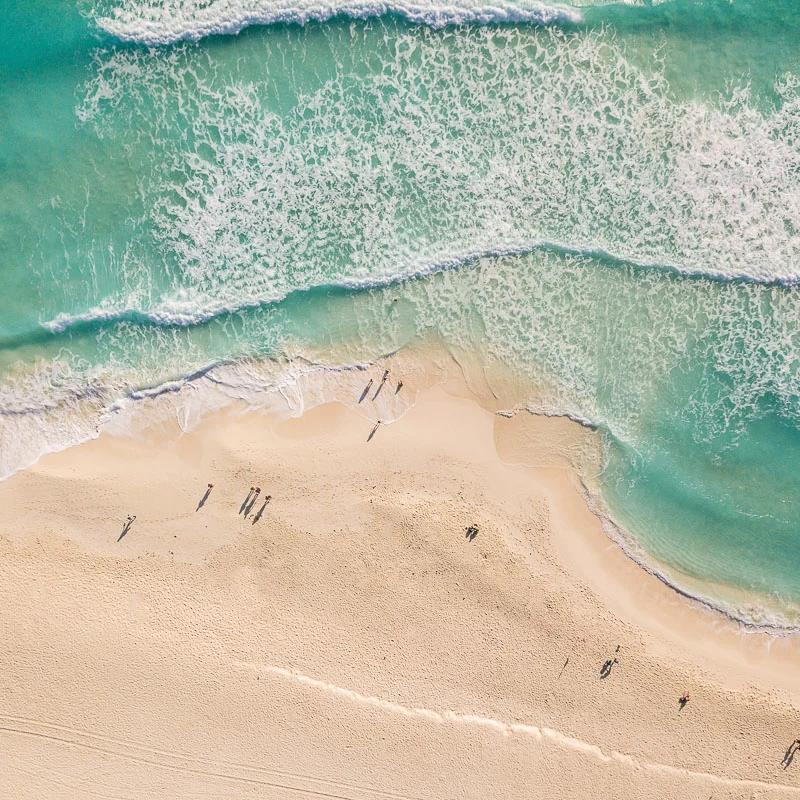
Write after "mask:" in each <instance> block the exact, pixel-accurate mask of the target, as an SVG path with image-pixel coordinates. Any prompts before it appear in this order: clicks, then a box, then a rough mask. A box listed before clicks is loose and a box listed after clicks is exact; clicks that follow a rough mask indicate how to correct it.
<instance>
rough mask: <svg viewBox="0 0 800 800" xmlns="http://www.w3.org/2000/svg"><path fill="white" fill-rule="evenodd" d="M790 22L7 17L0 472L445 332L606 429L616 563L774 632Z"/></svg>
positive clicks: (562, 10) (62, 0) (329, 15)
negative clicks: (633, 564) (621, 559)
mask: <svg viewBox="0 0 800 800" xmlns="http://www.w3.org/2000/svg"><path fill="white" fill-rule="evenodd" d="M798 11H800V8H799V7H798V2H792V3H782V4H781V3H779V4H777V5H776V4H775V3H770V4H766V3H764V2H761V3H755V2H749V3H741V2H737V3H735V4H730V3H728V2H727V0H725V1H724V2H718V3H713V2H711V3H709V2H703V3H700V2H684V1H683V0H672V2H667V3H663V4H661V5H658V6H649V5H648V6H644V5H642V6H637V5H633V4H628V5H611V6H606V5H603V4H596V5H591V4H586V3H581V7H580V8H578V7H570V6H567V5H562V4H547V3H520V2H515V3H510V2H506V3H497V4H486V3H478V2H474V1H472V0H471V1H470V2H462V3H440V2H434V1H433V0H427V2H422V0H420V2H415V3H403V2H397V3H371V2H367V0H364V2H361V0H357V1H356V2H350V3H329V4H321V3H315V2H305V1H303V2H289V0H280V1H277V0H273V1H272V2H270V1H269V0H239V2H233V0H216V1H215V0H171V1H170V0H162V1H161V2H156V1H155V0H149V1H148V2H139V1H137V0H102V1H100V0H95V2H92V1H91V0H72V1H71V2H67V0H37V1H36V2H31V1H30V0H29V1H28V2H24V3H23V2H12V3H10V4H4V5H3V7H2V9H0V21H1V22H2V23H3V25H2V32H1V33H0V36H2V37H4V41H3V42H2V43H0V44H2V47H0V61H1V62H2V63H1V64H0V70H2V74H3V75H4V78H5V79H4V80H3V81H2V82H0V95H1V96H0V100H1V101H2V107H3V109H4V114H3V115H1V116H0V165H2V166H0V168H1V169H2V170H3V190H2V195H0V197H2V203H1V204H0V216H1V219H0V222H1V223H2V224H0V245H1V246H0V259H2V270H1V271H0V289H2V291H0V478H7V477H8V476H10V475H12V474H13V473H14V472H15V471H17V470H19V469H23V468H25V467H26V466H29V465H30V464H32V463H34V462H35V461H36V460H37V459H38V458H39V457H40V456H41V455H42V454H43V453H46V452H51V451H54V450H59V449H62V448H64V447H68V446H70V445H73V444H76V443H78V442H81V441H84V440H86V439H88V438H91V437H94V436H96V435H97V434H98V432H99V431H100V430H102V429H103V428H104V427H108V426H110V427H111V428H112V429H114V430H121V429H122V428H124V427H125V426H127V425H134V424H136V425H138V424H141V423H142V417H143V416H147V415H150V414H156V413H170V414H177V415H178V419H179V421H180V422H181V424H182V425H184V427H190V426H191V425H192V424H194V422H196V420H197V419H199V418H200V417H201V416H202V415H203V414H204V413H207V412H209V411H210V410H213V409H215V408H219V407H221V406H223V405H225V404H226V403H230V402H232V401H244V402H246V403H247V404H249V405H252V406H265V407H276V405H275V404H276V403H278V404H280V403H284V404H288V406H289V407H290V408H292V409H293V410H294V411H295V413H300V412H301V411H302V410H303V409H304V408H307V407H309V406H310V405H313V404H315V403H318V402H324V401H325V400H327V399H331V398H332V397H335V398H337V399H340V400H347V398H354V399H353V402H355V400H357V394H358V392H357V391H356V384H357V383H358V381H359V380H360V376H361V374H362V373H361V372H360V371H359V369H358V367H359V366H360V365H365V364H369V363H371V362H372V361H374V360H375V359H377V358H380V357H382V356H385V355H387V354H390V353H399V354H400V356H401V357H402V355H403V354H404V353H406V352H408V351H409V348H412V349H413V348H414V347H415V346H416V345H418V344H419V343H420V342H423V341H424V342H433V341H435V342H437V343H439V344H440V345H441V346H442V347H444V348H446V349H450V350H451V351H452V352H454V353H457V354H469V357H470V358H471V359H474V360H477V361H479V362H480V363H482V364H483V365H484V366H485V369H486V374H487V375H492V374H500V372H502V373H503V374H504V375H511V376H513V380H512V381H511V382H510V383H509V382H508V381H506V382H504V384H503V397H504V399H505V398H507V399H508V408H509V409H511V408H528V409H531V410H534V411H544V412H546V413H558V414H567V415H570V416H572V417H573V418H575V419H579V420H582V421H584V422H586V423H587V424H590V425H591V426H593V427H594V428H595V429H596V430H597V432H598V439H599V441H600V443H601V445H602V447H603V452H604V459H605V460H604V465H605V466H604V469H603V470H602V472H601V474H600V475H592V476H587V484H588V485H589V487H590V489H591V490H592V493H593V494H592V498H591V502H593V503H594V504H595V506H596V509H597V511H598V513H601V514H602V515H603V516H604V517H605V518H606V519H607V522H608V526H609V528H608V529H609V532H610V533H612V535H614V536H617V537H619V538H620V541H622V542H623V544H624V546H625V547H626V549H627V550H628V551H629V552H630V553H631V554H632V555H634V557H636V558H637V559H638V560H640V561H641V562H642V563H644V564H646V565H647V566H648V568H650V569H653V570H655V571H657V572H658V573H659V574H660V575H661V576H662V577H664V578H665V579H666V580H668V581H669V582H670V583H672V584H673V585H675V586H677V587H679V588H680V589H681V590H682V591H685V592H687V593H690V594H692V595H694V596H698V597H702V598H703V600H704V601H706V602H708V603H709V604H711V605H714V606H716V607H720V608H722V609H724V610H725V611H726V613H729V614H730V615H732V616H735V617H737V618H739V619H742V620H743V621H745V622H747V623H748V624H750V625H752V626H755V627H759V626H760V627H764V626H766V627H771V628H772V629H774V630H790V629H793V628H795V627H797V626H798V625H800V531H798V529H797V523H796V520H797V519H800V513H798V512H800V435H799V434H798V423H799V422H800V330H798V320H800V287H799V286H798V282H799V281H800V72H798V69H797V63H796V55H795V52H796V47H795V43H796V41H797V40H798V39H797V37H798V34H800V30H798V28H800V25H798V19H800V14H798ZM22 30H25V31H30V32H31V33H30V35H27V36H25V37H21V36H19V31H22ZM408 363H409V364H410V363H411V362H410V361H409V362H408ZM410 368H411V367H409V369H410ZM495 368H496V370H495ZM354 376H355V377H354ZM490 382H491V381H490ZM510 387H511V388H510ZM404 408H405V406H402V405H399V406H398V407H397V408H396V409H393V411H392V413H397V414H401V413H402V411H403V410H404ZM165 409H166V412H165Z"/></svg>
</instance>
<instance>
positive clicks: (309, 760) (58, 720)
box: [0, 368, 800, 800]
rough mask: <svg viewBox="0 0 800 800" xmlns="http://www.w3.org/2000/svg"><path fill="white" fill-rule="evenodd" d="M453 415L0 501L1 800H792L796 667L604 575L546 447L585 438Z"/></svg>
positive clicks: (244, 424)
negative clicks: (684, 697) (608, 667)
mask: <svg viewBox="0 0 800 800" xmlns="http://www.w3.org/2000/svg"><path fill="white" fill-rule="evenodd" d="M376 376H377V377H380V371H379V370H378V368H376ZM463 394H464V393H463V391H462V389H461V388H459V387H455V388H454V387H449V388H448V389H445V388H439V389H435V390H431V391H427V392H425V393H423V394H422V395H421V396H420V400H419V403H418V404H417V406H416V407H414V408H413V409H411V410H410V411H409V412H408V413H407V414H406V415H405V416H404V417H403V418H402V419H400V420H399V421H398V422H396V423H393V424H391V425H384V426H383V427H381V428H380V429H379V430H378V431H377V433H376V435H375V437H374V438H373V439H372V441H370V442H367V441H366V438H367V435H368V433H369V429H370V426H369V423H368V422H367V421H366V420H365V419H364V418H363V417H362V416H360V415H359V414H358V413H355V412H352V411H348V410H346V409H344V408H343V407H341V406H337V405H328V406H325V407H321V408H318V409H316V410H314V411H311V412H309V413H308V414H306V415H304V416H303V417H302V418H300V419H299V420H289V421H287V420H283V421H281V420H280V419H278V418H276V417H274V416H271V417H270V416H265V415H261V414H257V413H250V414H247V415H244V416H236V415H234V414H232V413H226V414H218V415H216V416H214V417H213V418H212V419H209V420H207V421H206V422H205V423H204V424H203V425H202V426H201V427H200V428H199V429H198V430H197V431H195V432H194V433H191V434H187V435H183V436H180V437H178V436H177V429H176V430H172V429H169V430H167V429H162V430H160V431H157V432H152V434H151V435H150V436H149V438H147V439H146V440H143V439H139V440H133V439H123V438H114V437H111V436H109V435H106V434H104V435H102V436H101V437H100V438H99V439H98V440H96V441H93V442H90V443H87V444H85V445H81V446H79V447H76V448H73V449H72V450H68V451H66V452H64V453H60V454H56V455H52V456H48V457H46V458H43V459H42V460H41V462H40V463H39V464H38V465H36V466H35V467H33V468H31V469H29V470H27V471H25V472H23V473H21V474H19V475H16V476H14V477H13V478H12V479H10V480H9V481H7V482H6V483H4V484H0V663H2V667H1V668H0V756H1V757H2V768H0V797H2V798H37V800H38V799H39V798H83V797H86V798H89V797H102V798H131V799H132V798H136V799H137V800H138V799H139V798H148V799H149V798H176V800H177V799H178V798H180V800H192V798H203V799H204V800H205V799H207V798H226V800H235V799H236V798H245V797H246V798H253V797H259V798H260V797H268V798H292V797H294V798H296V797H309V798H350V799H351V800H376V799H377V798H395V800H397V799H398V798H418V799H419V800H422V799H423V798H425V799H427V798H437V800H438V799H439V798H476V799H477V798H480V799H481V800H483V799H484V798H495V797H497V798H523V797H524V798H531V797H535V798H572V797H575V798H606V797H615V798H695V797H696V798H709V797H713V798H755V797H758V798H762V797H764V798H766V797H770V798H771V797H800V757H799V758H798V760H797V763H796V764H792V765H790V766H789V767H788V768H787V769H783V768H782V765H781V759H782V757H783V755H784V752H785V751H786V748H787V747H788V746H789V745H790V743H791V742H792V740H793V739H794V738H795V737H797V736H800V717H798V715H797V712H796V710H795V704H796V700H797V696H798V693H797V691H796V690H795V688H794V687H795V682H796V675H797V667H798V665H800V658H798V654H797V648H796V645H795V643H794V640H793V639H790V640H783V641H777V640H770V638H769V637H766V636H764V635H743V634H741V633H740V632H738V631H737V630H736V628H735V626H733V625H732V624H730V623H727V622H724V621H723V620H721V619H720V618H717V617H715V616H713V615H710V614H709V613H708V612H705V611H701V610H698V609H697V608H694V607H692V606H691V605H690V604H689V603H688V602H686V601H685V600H683V599H681V598H679V597H678V596H677V595H675V594H674V593H673V592H672V591H671V590H669V589H668V588H667V587H665V586H664V585H663V584H661V583H660V582H659V581H658V580H656V579H655V578H652V577H650V576H648V575H646V574H645V573H644V572H643V571H642V570H641V569H640V568H638V567H637V566H636V565H635V564H633V563H632V562H631V561H629V560H628V559H627V558H626V557H625V556H624V555H623V554H622V553H621V552H620V551H619V550H618V549H617V548H616V547H615V546H613V545H611V544H610V542H609V541H608V539H606V538H605V536H604V534H603V532H602V530H601V528H600V524H599V522H598V521H597V520H596V519H595V517H594V516H592V514H591V513H590V512H589V511H588V509H587V508H586V506H585V504H584V502H583V500H582V499H581V497H580V495H579V494H578V492H577V491H576V489H575V488H574V486H575V476H574V473H573V472H572V471H571V469H570V468H569V466H568V462H567V461H566V460H564V459H562V458H559V457H557V456H554V455H553V454H552V452H551V449H550V448H549V446H548V444H547V443H548V442H551V443H552V442H554V441H558V442H559V445H560V446H559V448H556V449H558V450H560V451H561V452H569V450H570V447H571V446H572V445H574V447H575V448H577V449H580V448H581V447H582V446H583V441H582V440H583V437H584V436H585V433H584V432H583V431H582V430H581V429H580V428H578V426H575V425H572V424H571V423H566V422H564V421H563V420H541V419H537V418H532V417H530V416H528V415H520V416H518V417H517V418H515V419H513V420H505V419H502V418H499V417H496V416H494V415H492V414H490V413H488V412H487V411H485V410H483V409H482V408H480V407H479V406H478V405H477V404H476V403H474V402H473V401H471V400H469V399H467V398H466V397H464V396H463ZM501 454H502V456H503V458H501V457H500V455H501ZM503 459H505V460H503ZM521 460H525V461H527V462H528V463H536V464H538V465H539V466H537V467H536V468H531V467H526V466H521V465H515V466H511V465H509V463H508V462H517V461H521ZM208 481H212V482H213V483H214V484H215V487H214V489H213V491H212V493H211V495H210V498H209V500H208V502H207V503H206V504H205V506H204V507H203V508H201V509H199V510H197V511H196V510H195V509H196V506H197V503H198V501H199V499H200V497H201V496H202V494H203V492H204V489H205V486H206V483H207V482H208ZM251 485H258V486H260V487H261V488H262V492H261V497H263V496H264V495H266V494H270V495H272V498H273V499H272V501H271V502H270V503H269V504H268V505H267V506H266V508H265V509H264V513H263V516H262V517H261V519H260V520H258V521H257V522H256V523H255V524H253V512H254V511H256V510H258V508H259V507H260V506H261V502H258V504H257V505H256V506H255V507H254V509H253V512H251V514H250V515H249V516H248V518H247V519H245V518H244V517H243V515H242V514H240V513H239V510H240V506H241V504H242V501H243V500H244V499H245V496H246V495H247V493H248V489H249V488H250V486H251ZM129 513H133V514H136V515H137V519H136V521H135V523H134V524H133V526H132V527H131V529H130V531H129V532H128V533H127V535H126V536H124V537H123V538H122V539H121V540H120V541H117V539H118V537H119V535H120V532H121V529H122V523H123V521H124V519H125V516H126V515H127V514H129ZM471 523H474V524H476V525H477V526H478V527H479V534H478V536H477V537H476V538H475V539H474V540H473V541H468V540H467V539H466V537H465V531H464V528H465V526H466V525H468V524H471ZM617 645H621V651H620V663H619V664H617V665H615V666H614V667H613V669H612V672H611V674H610V676H609V677H608V678H606V679H601V677H600V669H601V666H602V664H603V662H604V661H605V660H606V659H607V658H608V657H609V656H610V655H612V654H613V653H614V652H615V648H616V647H617ZM567 659H569V661H568V662H567ZM565 663H566V666H565ZM687 690H688V691H689V692H691V695H692V700H691V702H690V703H689V704H688V706H687V707H686V708H685V709H684V710H682V711H679V708H678V697H679V696H680V695H681V694H682V693H683V692H684V691H687Z"/></svg>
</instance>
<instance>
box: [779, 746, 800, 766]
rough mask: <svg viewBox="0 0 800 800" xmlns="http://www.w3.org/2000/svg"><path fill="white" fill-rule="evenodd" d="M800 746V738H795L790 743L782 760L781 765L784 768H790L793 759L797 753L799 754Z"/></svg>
mask: <svg viewBox="0 0 800 800" xmlns="http://www.w3.org/2000/svg"><path fill="white" fill-rule="evenodd" d="M798 748H800V740H798V739H795V740H794V741H793V742H792V743H791V744H790V745H789V748H788V749H787V750H786V752H785V753H784V754H783V759H782V760H781V765H782V766H783V768H784V769H789V767H790V766H791V765H792V761H794V757H795V755H797V750H798Z"/></svg>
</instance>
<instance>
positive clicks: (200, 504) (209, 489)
mask: <svg viewBox="0 0 800 800" xmlns="http://www.w3.org/2000/svg"><path fill="white" fill-rule="evenodd" d="M210 494H211V487H210V486H209V487H208V489H206V493H205V494H204V495H203V496H202V497H201V498H200V502H199V503H198V504H197V508H196V509H195V512H197V511H199V510H200V509H201V508H202V507H203V506H204V505H205V504H206V500H208V496H209V495H210Z"/></svg>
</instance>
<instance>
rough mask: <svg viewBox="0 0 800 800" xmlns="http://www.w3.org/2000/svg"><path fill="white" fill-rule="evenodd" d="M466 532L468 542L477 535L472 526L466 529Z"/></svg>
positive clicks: (475, 529) (476, 530)
mask: <svg viewBox="0 0 800 800" xmlns="http://www.w3.org/2000/svg"><path fill="white" fill-rule="evenodd" d="M466 531H467V536H466V538H467V540H468V541H470V542H471V541H472V540H473V539H474V538H475V537H476V536H477V535H478V529H477V528H476V527H474V526H473V525H470V526H469V527H468V528H466Z"/></svg>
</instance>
